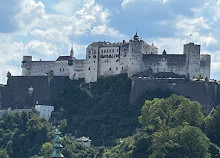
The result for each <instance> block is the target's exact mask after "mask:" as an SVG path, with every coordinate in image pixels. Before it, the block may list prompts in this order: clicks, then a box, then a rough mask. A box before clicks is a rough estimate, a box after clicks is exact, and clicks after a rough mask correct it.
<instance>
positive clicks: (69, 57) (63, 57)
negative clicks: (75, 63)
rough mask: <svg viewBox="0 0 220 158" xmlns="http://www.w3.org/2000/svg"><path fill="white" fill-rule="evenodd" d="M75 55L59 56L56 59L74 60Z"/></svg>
mask: <svg viewBox="0 0 220 158" xmlns="http://www.w3.org/2000/svg"><path fill="white" fill-rule="evenodd" d="M73 59H75V58H74V57H71V56H59V57H58V58H57V60H56V61H64V60H73Z"/></svg>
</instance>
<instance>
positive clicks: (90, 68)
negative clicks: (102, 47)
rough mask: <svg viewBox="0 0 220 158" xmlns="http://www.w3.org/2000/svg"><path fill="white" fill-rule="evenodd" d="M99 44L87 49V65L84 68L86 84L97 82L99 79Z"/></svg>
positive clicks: (93, 44)
mask: <svg viewBox="0 0 220 158" xmlns="http://www.w3.org/2000/svg"><path fill="white" fill-rule="evenodd" d="M98 57H99V43H95V42H94V43H92V44H91V45H89V46H88V47H87V49H86V63H85V67H84V72H85V82H86V83H89V82H96V81H97V79H98V62H99V61H98Z"/></svg>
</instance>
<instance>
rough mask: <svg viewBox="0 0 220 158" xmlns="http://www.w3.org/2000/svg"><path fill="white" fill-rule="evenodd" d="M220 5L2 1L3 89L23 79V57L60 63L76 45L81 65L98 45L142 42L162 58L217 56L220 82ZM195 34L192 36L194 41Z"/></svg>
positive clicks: (150, 0) (192, 0) (219, 1)
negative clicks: (191, 51) (187, 50)
mask: <svg viewBox="0 0 220 158" xmlns="http://www.w3.org/2000/svg"><path fill="white" fill-rule="evenodd" d="M219 26H220V0H184V1H183V0H72V1H71V0H16V1H15V0H1V1H0V65H1V67H0V83H3V84H5V83H6V80H7V78H6V74H7V72H8V71H10V72H11V74H12V75H13V76H18V75H21V61H22V56H23V55H31V56H33V59H34V60H40V59H41V60H56V58H57V57H58V56H59V55H68V54H69V51H70V48H71V45H73V47H74V53H75V54H74V55H75V57H76V58H78V59H84V58H85V52H86V47H87V46H88V45H89V44H91V43H92V42H94V41H109V42H120V41H122V40H126V41H128V40H129V39H131V38H132V37H133V36H134V34H135V32H136V31H137V32H138V34H139V37H140V38H141V39H143V40H144V41H146V42H147V43H149V44H152V43H154V45H155V46H156V47H158V49H159V53H161V52H162V51H163V50H164V49H166V51H167V53H170V54H176V53H178V54H181V53H183V44H186V43H189V42H194V43H196V44H200V45H201V53H203V54H210V55H211V57H212V58H211V78H215V79H217V80H220V43H219V40H220V27H219ZM190 34H191V36H190Z"/></svg>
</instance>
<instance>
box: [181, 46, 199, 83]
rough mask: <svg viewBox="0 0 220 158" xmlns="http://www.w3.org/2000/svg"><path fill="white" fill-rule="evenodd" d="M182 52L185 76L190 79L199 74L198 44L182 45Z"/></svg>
mask: <svg viewBox="0 0 220 158" xmlns="http://www.w3.org/2000/svg"><path fill="white" fill-rule="evenodd" d="M183 54H186V76H187V75H189V77H190V79H193V78H197V77H199V76H200V45H196V44H194V43H192V42H191V43H189V44H185V45H184V49H183Z"/></svg>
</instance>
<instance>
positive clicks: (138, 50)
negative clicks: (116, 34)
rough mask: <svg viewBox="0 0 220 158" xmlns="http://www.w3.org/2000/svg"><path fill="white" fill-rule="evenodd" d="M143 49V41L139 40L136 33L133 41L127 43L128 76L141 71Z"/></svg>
mask: <svg viewBox="0 0 220 158" xmlns="http://www.w3.org/2000/svg"><path fill="white" fill-rule="evenodd" d="M143 47H144V41H142V40H140V38H139V36H138V34H137V32H136V34H135V35H134V37H133V39H132V40H130V41H129V53H128V58H127V59H128V60H127V64H128V76H132V75H133V74H134V73H137V72H140V71H141V63H142V62H141V61H142V54H143V53H142V52H143Z"/></svg>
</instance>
